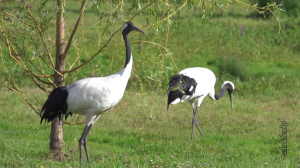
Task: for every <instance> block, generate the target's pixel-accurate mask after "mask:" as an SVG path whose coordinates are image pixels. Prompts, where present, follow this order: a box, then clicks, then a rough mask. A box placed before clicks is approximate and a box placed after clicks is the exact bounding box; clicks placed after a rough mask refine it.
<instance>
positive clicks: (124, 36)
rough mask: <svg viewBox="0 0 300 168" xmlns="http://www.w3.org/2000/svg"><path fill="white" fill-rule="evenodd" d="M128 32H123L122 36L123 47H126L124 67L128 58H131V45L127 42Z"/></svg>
mask: <svg viewBox="0 0 300 168" xmlns="http://www.w3.org/2000/svg"><path fill="white" fill-rule="evenodd" d="M128 33H129V32H128ZM128 33H127V34H126V33H123V38H124V41H125V47H126V61H125V65H124V68H126V66H127V64H128V63H129V61H130V58H131V46H130V42H129V38H128Z"/></svg>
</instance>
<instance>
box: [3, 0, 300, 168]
mask: <svg viewBox="0 0 300 168" xmlns="http://www.w3.org/2000/svg"><path fill="white" fill-rule="evenodd" d="M235 7H236V8H235ZM76 12H77V13H78V11H73V10H68V15H67V16H68V17H69V20H71V21H70V22H67V28H68V27H70V26H71V25H73V24H74V21H75V18H76V16H77V15H76V14H77V13H76ZM228 13H229V16H228V17H221V16H220V15H218V13H216V15H213V17H211V18H207V20H204V21H202V22H201V20H200V19H201V18H200V17H187V15H188V14H187V15H184V14H183V15H182V16H181V17H180V18H179V20H178V23H177V24H173V25H172V26H174V27H171V29H170V31H169V35H168V41H167V48H168V50H169V52H171V53H172V58H173V59H174V62H175V64H176V66H177V67H178V69H179V70H181V69H184V68H187V67H194V66H202V67H207V68H209V69H211V70H212V71H213V72H214V73H215V74H216V76H217V78H218V79H217V83H216V86H215V89H216V92H218V91H219V88H220V86H221V83H222V82H223V81H224V80H230V81H232V82H233V83H234V84H235V86H236V90H235V92H234V109H233V110H231V109H230V101H229V98H228V97H229V96H228V95H225V97H224V98H222V99H221V100H219V101H212V100H211V99H209V98H206V99H204V101H203V103H202V105H201V107H200V109H199V113H198V120H199V122H200V125H201V129H202V131H203V134H204V136H205V138H204V139H202V138H201V135H200V134H199V132H195V133H194V140H193V141H190V134H191V125H192V124H191V120H192V117H193V115H192V109H191V107H190V106H189V104H188V103H181V104H178V105H176V106H171V107H170V109H169V111H168V112H167V110H166V106H167V97H166V95H165V94H164V91H165V90H166V89H167V83H168V78H169V77H170V76H171V75H174V74H176V73H177V70H176V67H175V65H174V64H173V63H172V61H171V58H170V57H168V56H164V55H162V54H161V53H160V50H159V48H158V47H156V46H155V45H151V44H147V43H143V45H142V47H143V51H142V52H140V53H137V49H138V44H139V43H138V42H133V43H132V48H133V55H134V59H135V63H134V65H136V66H135V67H134V69H133V74H134V75H133V76H132V78H131V79H130V82H129V85H128V89H127V91H128V92H127V93H126V94H125V96H124V99H123V100H122V101H121V102H120V103H119V104H118V105H117V106H116V107H115V108H114V109H112V110H110V111H109V112H108V113H106V114H104V115H103V116H102V117H101V119H99V121H98V122H97V123H96V125H95V126H94V127H93V129H92V130H91V133H90V135H89V138H88V148H89V153H90V158H91V167H153V166H154V167H156V166H157V167H278V168H279V167H280V168H281V167H299V166H300V143H299V140H300V126H299V125H300V118H299V116H300V111H299V107H300V102H299V99H300V94H299V91H300V73H299V71H300V59H299V54H300V43H299V40H298V39H300V31H299V29H300V19H299V18H288V17H283V18H284V21H283V22H282V31H281V33H280V35H279V36H278V37H277V38H275V37H276V36H277V34H276V32H277V28H278V27H276V23H275V22H274V21H272V20H268V19H258V18H255V17H249V16H251V15H250V14H251V13H250V12H246V11H244V9H243V8H241V7H239V6H235V5H233V6H232V7H231V8H228ZM93 17H95V16H94V15H93V14H92V13H87V16H86V18H85V19H86V20H87V22H85V24H86V25H85V27H86V29H85V38H86V39H87V41H86V42H85V43H84V44H85V49H86V51H88V52H87V53H86V54H85V52H84V51H83V50H80V51H79V53H80V54H81V55H80V62H77V64H79V63H81V62H84V61H86V60H87V58H88V56H87V54H92V53H93V51H95V50H96V49H97V47H99V46H98V43H97V45H95V41H96V42H98V40H99V39H98V36H96V35H95V34H93V33H94V32H95V28H94V27H88V25H89V24H94V21H93V19H92V18H93ZM87 18H88V19H87ZM139 21H141V19H140V18H137V19H136V20H134V21H133V22H139ZM89 22H90V23H89ZM137 25H138V26H139V27H142V26H143V24H141V23H137ZM175 25H176V26H175ZM241 27H243V28H244V32H243V34H242V33H241V31H242V28H241ZM69 31H70V30H69ZM80 31H81V30H80ZM52 32H53V31H52ZM146 32H147V34H146V35H144V36H140V35H139V36H138V37H133V38H132V39H131V40H132V41H134V40H139V39H140V38H142V39H143V40H145V41H153V42H156V43H159V44H162V45H165V43H166V31H161V32H160V33H159V34H158V35H156V34H155V31H154V30H152V29H149V30H147V31H146ZM50 34H51V31H50ZM119 36H120V34H119V35H117V36H115V37H114V39H113V42H112V43H113V44H116V43H120V42H121V39H120V37H119ZM80 38H81V37H78V41H80ZM0 44H1V49H3V48H4V46H3V43H0ZM120 44H121V45H120V46H117V47H116V48H115V49H114V50H108V51H106V52H104V53H101V54H100V55H98V56H97V57H96V59H95V60H94V61H92V63H91V64H89V65H88V66H86V67H84V68H82V69H81V70H80V71H78V72H76V73H74V74H72V78H71V80H70V81H67V83H70V82H72V81H75V80H78V79H81V78H84V77H87V76H90V75H91V74H92V73H93V71H94V70H95V69H97V68H101V67H102V70H101V71H98V72H97V73H98V74H97V75H98V76H102V75H106V74H111V73H115V72H117V71H119V69H120V68H121V67H122V65H123V61H124V58H123V57H124V52H122V51H123V49H124V48H123V47H124V46H123V43H122V42H121V43H120ZM160 49H161V48H160ZM52 50H53V52H54V48H52ZM6 53H7V51H6V50H4V49H3V50H1V56H4V59H7V58H6V57H5V54H6ZM114 54H115V55H114ZM76 55H77V53H76V51H75V50H74V48H73V49H71V50H70V57H69V58H70V62H72V60H75V59H76V57H77V56H76ZM112 55H114V56H115V59H112V58H111V56H112ZM162 59H164V64H163V66H164V67H167V68H162V69H160V67H161V65H162V64H160V63H159V62H160V61H161V60H162ZM5 61H6V62H8V63H9V60H8V59H7V60H5ZM111 61H113V64H112V66H111ZM147 61H148V62H147ZM144 62H146V63H145V64H143V63H144ZM69 65H70V64H67V67H69ZM162 70H163V73H162ZM159 80H161V81H162V82H157V81H159ZM16 82H17V83H18V84H19V85H20V86H21V90H22V93H24V95H25V96H26V97H28V99H29V100H31V101H34V102H35V103H36V104H37V105H40V106H41V103H43V101H45V99H46V94H45V93H43V92H42V91H40V90H37V89H35V88H34V87H33V86H27V85H26V82H23V81H22V80H21V78H19V79H17V80H16ZM141 83H142V85H141ZM0 85H1V84H0ZM142 86H143V90H142ZM49 89H50V88H49ZM0 93H1V94H0V107H1V109H0V118H1V119H0V133H1V138H0V158H1V159H0V167H41V166H42V167H44V168H46V167H79V165H80V163H79V161H78V160H79V151H78V139H79V138H80V136H81V133H82V131H83V129H84V125H75V126H70V125H64V153H65V154H64V156H65V159H64V161H62V162H57V161H52V160H51V156H49V136H50V124H42V125H41V124H40V118H39V116H37V115H36V114H34V112H33V111H32V110H31V108H30V107H29V106H28V105H27V104H25V102H24V101H23V100H22V99H21V98H20V97H19V96H18V95H17V94H16V93H14V92H12V91H9V90H8V89H6V88H5V87H4V86H3V85H1V86H0ZM132 93H134V94H132ZM138 93H143V94H138ZM81 120H84V118H81ZM68 121H72V122H75V121H74V118H70V119H69V120H68ZM282 121H285V122H286V123H287V148H288V150H287V156H286V157H284V156H283V155H282V153H281V149H280V148H281V146H282V144H281V143H280V139H281V138H280V136H279V135H280V134H282V130H281V128H280V125H281V124H282ZM84 167H88V164H87V162H86V161H85V162H84Z"/></svg>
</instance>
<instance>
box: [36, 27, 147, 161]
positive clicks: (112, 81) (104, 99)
mask: <svg viewBox="0 0 300 168" xmlns="http://www.w3.org/2000/svg"><path fill="white" fill-rule="evenodd" d="M133 30H135V31H138V32H140V33H143V34H145V32H144V31H142V30H140V29H139V28H137V27H135V26H134V25H133V23H131V22H126V23H125V24H124V26H123V29H122V35H123V38H124V41H125V47H126V61H125V65H124V68H123V69H122V70H121V71H119V72H118V73H115V74H113V75H110V76H106V77H90V78H84V79H81V80H78V81H76V82H74V83H72V84H70V85H68V86H62V87H58V88H55V89H54V90H53V91H52V92H51V93H50V95H49V97H48V99H47V100H46V102H45V104H44V105H43V107H42V111H41V123H42V122H43V120H45V122H50V121H52V120H53V119H54V118H55V117H57V116H58V117H59V118H60V119H61V117H62V116H65V119H67V117H68V115H72V113H75V114H80V115H85V116H86V126H85V128H84V131H83V133H82V135H81V138H80V139H79V150H80V163H81V159H82V146H84V149H85V152H86V157H87V160H88V162H89V163H90V159H89V153H88V149H87V146H86V144H87V136H88V134H89V132H90V130H91V128H92V126H93V125H94V124H95V122H96V121H97V120H98V119H99V118H100V116H101V114H102V113H104V112H106V111H108V110H109V109H111V108H113V107H114V106H115V105H116V104H118V103H119V102H120V100H121V99H122V97H123V95H124V91H125V89H126V86H127V83H128V80H129V77H130V75H131V70H132V62H133V61H132V52H131V47H130V43H129V38H128V35H129V33H130V32H131V31H133Z"/></svg>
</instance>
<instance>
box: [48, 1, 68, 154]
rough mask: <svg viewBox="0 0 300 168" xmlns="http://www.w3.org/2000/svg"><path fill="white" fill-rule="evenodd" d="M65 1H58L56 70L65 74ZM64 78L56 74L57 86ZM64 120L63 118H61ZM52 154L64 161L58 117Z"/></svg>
mask: <svg viewBox="0 0 300 168" xmlns="http://www.w3.org/2000/svg"><path fill="white" fill-rule="evenodd" d="M64 50H65V0H57V11H56V61H55V69H56V70H57V71H58V72H59V73H61V74H64V70H65V58H64V57H63V53H64ZM63 80H64V78H63V77H62V76H60V75H59V74H58V73H56V72H55V73H54V83H55V85H56V86H57V87H58V86H62V85H63ZM61 119H62V118H61ZM50 152H51V153H52V154H53V156H54V157H55V159H56V160H62V157H63V122H62V120H61V121H60V120H59V118H58V117H56V118H55V119H54V120H52V122H51V135H50Z"/></svg>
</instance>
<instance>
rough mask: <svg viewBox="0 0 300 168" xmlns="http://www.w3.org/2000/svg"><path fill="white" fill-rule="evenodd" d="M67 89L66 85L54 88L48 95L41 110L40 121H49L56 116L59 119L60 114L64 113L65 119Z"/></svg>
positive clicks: (66, 115)
mask: <svg viewBox="0 0 300 168" xmlns="http://www.w3.org/2000/svg"><path fill="white" fill-rule="evenodd" d="M67 98H68V91H67V88H66V86H63V87H58V88H55V89H54V90H53V91H52V92H51V93H50V95H49V97H48V99H47V100H46V102H45V104H44V105H43V107H42V111H41V123H42V122H43V120H45V122H50V121H52V120H53V119H54V118H56V117H57V116H58V117H59V119H61V116H63V115H65V119H67V117H68V115H69V114H70V115H72V113H68V114H67V110H68V105H67Z"/></svg>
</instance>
